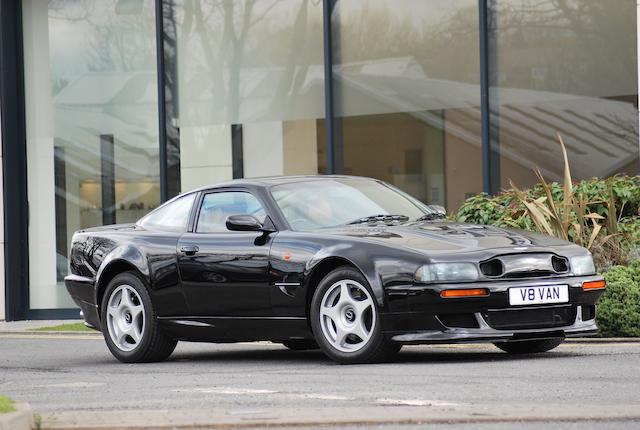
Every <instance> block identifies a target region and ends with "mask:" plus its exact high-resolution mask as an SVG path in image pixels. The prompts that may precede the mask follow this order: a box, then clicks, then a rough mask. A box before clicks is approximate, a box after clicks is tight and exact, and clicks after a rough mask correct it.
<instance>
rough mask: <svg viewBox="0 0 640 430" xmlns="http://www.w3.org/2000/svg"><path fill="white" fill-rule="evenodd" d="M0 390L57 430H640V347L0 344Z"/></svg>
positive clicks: (21, 340)
mask: <svg viewBox="0 0 640 430" xmlns="http://www.w3.org/2000/svg"><path fill="white" fill-rule="evenodd" d="M0 393H2V394H6V395H9V396H10V397H13V398H14V399H16V400H20V401H26V402H29V403H30V404H31V405H32V407H33V408H34V409H35V410H36V411H37V412H38V413H40V414H41V415H42V418H43V427H44V428H57V429H63V428H73V427H79V426H88V427H91V426H102V427H103V428H104V427H109V426H113V427H117V426H151V427H152V426H157V427H162V426H165V428H171V427H172V426H173V427H180V426H182V427H185V428H186V427H189V426H192V427H197V428H208V427H214V428H228V427H233V428H245V427H246V428H255V427H262V426H272V427H273V426H275V427H278V425H283V426H284V425H286V426H288V428H295V429H298V428H309V427H314V428H317V429H335V428H337V427H339V428H348V429H361V428H363V427H364V428H379V429H388V428H402V429H418V428H420V429H424V428H427V429H430V428H446V429H451V430H452V429H482V430H484V429H499V430H500V429H508V428H514V427H517V428H518V429H520V430H529V429H537V428H545V429H556V428H557V429H565V428H566V429H580V430H583V429H588V428H598V429H619V428H628V429H637V428H640V343H607V344H600V343H588V344H587V343H566V344H563V345H562V346H560V347H559V348H558V349H556V350H554V351H553V352H550V353H545V354H538V355H528V356H518V357H513V356H509V355H507V354H506V353H503V352H501V351H499V350H497V349H496V348H494V347H493V346H491V345H464V346H437V347H434V346H419V347H405V348H404V349H403V350H402V352H401V353H400V355H399V356H398V361H397V362H396V363H392V364H376V365H358V366H344V365H337V364H334V363H332V362H330V361H328V360H327V359H325V357H324V356H323V355H322V354H321V353H320V352H317V351H309V352H293V351H289V350H287V349H285V348H284V347H282V346H279V345H274V344H267V343H260V344H235V345H213V344H188V343H181V344H180V345H179V346H178V349H177V350H176V352H175V353H174V355H173V356H172V357H171V359H170V360H169V361H167V362H164V363H154V364H143V365H127V364H121V363H119V362H117V361H115V359H113V358H112V357H111V355H110V354H109V352H108V351H107V348H106V346H104V344H103V341H102V339H101V338H87V337H71V336H51V337H46V336H26V335H0Z"/></svg>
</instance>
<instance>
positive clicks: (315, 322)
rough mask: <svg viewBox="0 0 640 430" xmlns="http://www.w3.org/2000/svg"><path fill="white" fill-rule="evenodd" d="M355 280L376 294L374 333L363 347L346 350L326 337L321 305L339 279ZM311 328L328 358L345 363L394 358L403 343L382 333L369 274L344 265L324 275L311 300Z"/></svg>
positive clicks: (373, 361) (372, 361)
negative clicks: (322, 325) (350, 350)
mask: <svg viewBox="0 0 640 430" xmlns="http://www.w3.org/2000/svg"><path fill="white" fill-rule="evenodd" d="M344 280H353V281H356V282H358V283H359V284H360V285H362V286H363V287H364V288H366V289H367V291H368V292H369V295H370V296H371V297H372V298H373V301H374V304H373V307H374V308H375V325H374V326H373V329H372V330H371V335H370V337H369V339H368V341H367V343H366V344H365V345H364V346H363V347H361V349H359V350H357V351H353V352H343V351H340V350H339V349H336V348H335V347H334V346H333V345H332V344H331V342H330V341H329V340H328V339H327V338H326V337H325V335H324V333H323V330H322V327H321V321H320V306H321V304H322V299H323V297H324V295H325V293H326V292H327V291H328V290H329V289H330V288H331V287H332V286H333V285H334V284H335V283H336V282H338V281H344ZM310 316H311V328H312V330H313V333H314V336H315V339H316V342H317V343H318V346H319V347H320V349H321V350H322V352H324V353H325V354H326V355H327V356H328V357H329V358H331V359H332V360H334V361H337V362H338V363H342V364H356V363H379V362H384V361H389V360H391V359H392V358H393V357H394V356H395V355H396V353H397V352H398V351H399V350H400V348H402V345H400V344H397V343H393V342H389V341H388V340H386V339H385V338H384V336H383V335H382V329H381V326H380V313H379V310H378V306H377V304H376V303H375V295H374V294H373V292H372V291H371V287H370V286H369V283H368V282H367V280H366V278H365V277H364V276H363V275H362V274H361V273H360V272H359V271H358V270H356V269H354V268H352V267H349V266H343V267H339V268H337V269H335V270H333V271H332V272H330V273H329V274H328V275H327V276H325V277H324V278H323V279H322V281H320V284H319V285H318V288H317V289H316V291H315V293H314V294H313V299H312V300H311V309H310Z"/></svg>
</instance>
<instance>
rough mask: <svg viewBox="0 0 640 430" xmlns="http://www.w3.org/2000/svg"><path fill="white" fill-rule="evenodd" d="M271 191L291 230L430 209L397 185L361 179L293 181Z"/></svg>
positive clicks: (412, 217)
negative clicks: (396, 186) (395, 187)
mask: <svg viewBox="0 0 640 430" xmlns="http://www.w3.org/2000/svg"><path fill="white" fill-rule="evenodd" d="M271 193H272V195H273V198H274V199H275V200H276V203H277V204H278V207H280V210H282V213H283V214H284V216H285V218H286V219H287V221H288V222H289V224H290V225H291V227H292V228H293V229H294V230H313V229H318V228H325V227H336V226H339V225H345V224H349V223H355V222H357V221H359V220H360V219H362V218H367V217H372V216H378V215H398V218H399V219H402V218H404V219H402V221H408V220H415V219H418V218H420V217H422V216H424V215H425V214H430V213H432V212H433V211H432V210H431V209H429V208H428V207H426V206H424V205H423V204H422V203H420V202H418V201H417V200H415V199H413V198H411V197H408V196H407V195H405V194H404V193H402V192H399V191H398V190H396V189H393V188H390V187H389V186H387V185H383V184H382V183H380V182H378V181H369V180H362V179H331V180H329V179H327V180H323V181H309V182H294V183H290V184H284V185H277V186H275V187H273V188H272V189H271Z"/></svg>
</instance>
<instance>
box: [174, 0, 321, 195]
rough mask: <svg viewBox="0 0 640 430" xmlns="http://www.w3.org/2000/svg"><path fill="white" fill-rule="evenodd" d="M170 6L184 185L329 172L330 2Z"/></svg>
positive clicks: (259, 0)
mask: <svg viewBox="0 0 640 430" xmlns="http://www.w3.org/2000/svg"><path fill="white" fill-rule="evenodd" d="M163 3H164V5H163V8H164V9H163V10H164V14H165V40H167V42H166V45H167V46H168V47H169V48H168V49H165V54H166V55H165V56H166V63H167V73H168V82H169V85H168V88H167V101H168V104H169V106H168V108H167V112H168V115H169V117H168V118H167V120H168V122H169V124H170V126H171V127H173V130H174V133H175V134H176V135H178V136H179V146H180V179H181V187H182V190H183V191H184V190H189V189H192V188H193V187H196V186H200V185H205V184H209V183H212V182H216V181H220V180H226V179H231V178H232V177H234V176H236V177H237V176H245V177H252V176H265V175H282V174H294V173H317V172H318V171H323V170H324V169H325V167H324V161H325V159H326V155H325V153H324V147H323V146H324V145H323V138H322V136H323V132H322V129H323V127H324V124H323V120H322V118H323V113H324V93H323V91H324V79H323V76H324V75H323V39H322V2H320V1H310V0H288V1H286V2H283V1H278V0H242V1H230V0H225V1H207V0H195V1H188V0H164V2H163ZM171 83H174V84H171ZM239 125H240V126H241V132H239V131H238V130H239V127H238V126H239ZM234 128H235V130H234ZM170 134H171V133H170ZM233 135H235V138H233V137H232V136H233ZM234 164H235V166H234Z"/></svg>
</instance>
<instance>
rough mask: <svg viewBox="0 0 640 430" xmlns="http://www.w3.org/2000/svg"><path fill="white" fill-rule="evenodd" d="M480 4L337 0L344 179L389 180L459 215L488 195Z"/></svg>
mask: <svg viewBox="0 0 640 430" xmlns="http://www.w3.org/2000/svg"><path fill="white" fill-rule="evenodd" d="M477 5H478V2H477V1H476V0H431V1H423V0H397V1H393V2H391V1H388V0H349V1H340V2H337V4H336V7H335V9H334V12H333V15H332V17H331V22H332V28H333V31H334V32H335V33H334V35H333V40H334V46H333V51H334V52H333V55H334V58H333V61H334V77H335V82H334V88H335V92H334V98H335V110H336V116H338V117H339V119H340V120H341V121H340V122H339V123H338V124H337V126H338V127H337V129H338V130H339V129H340V128H341V129H342V133H339V134H338V136H336V140H338V141H339V140H340V139H342V145H343V146H342V148H341V149H340V148H338V151H337V152H338V157H337V158H338V160H337V161H338V164H339V163H340V161H342V162H343V166H342V169H341V170H343V171H344V173H347V174H354V175H363V176H370V177H374V178H379V179H382V180H385V181H387V182H390V183H393V184H395V185H397V186H398V187H399V188H401V189H402V190H404V191H407V192H409V193H410V194H412V195H414V196H416V197H418V198H419V199H420V200H422V201H424V202H428V203H431V204H439V205H446V206H447V207H448V208H449V209H450V210H454V209H455V208H456V207H457V206H458V205H459V204H460V202H461V201H462V200H464V198H465V197H466V196H468V195H471V194H475V193H477V192H481V191H482V169H481V152H480V145H481V138H480V87H479V49H478V46H479V45H478V22H479V21H478V6H477ZM340 153H341V155H342V157H341V156H340Z"/></svg>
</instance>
